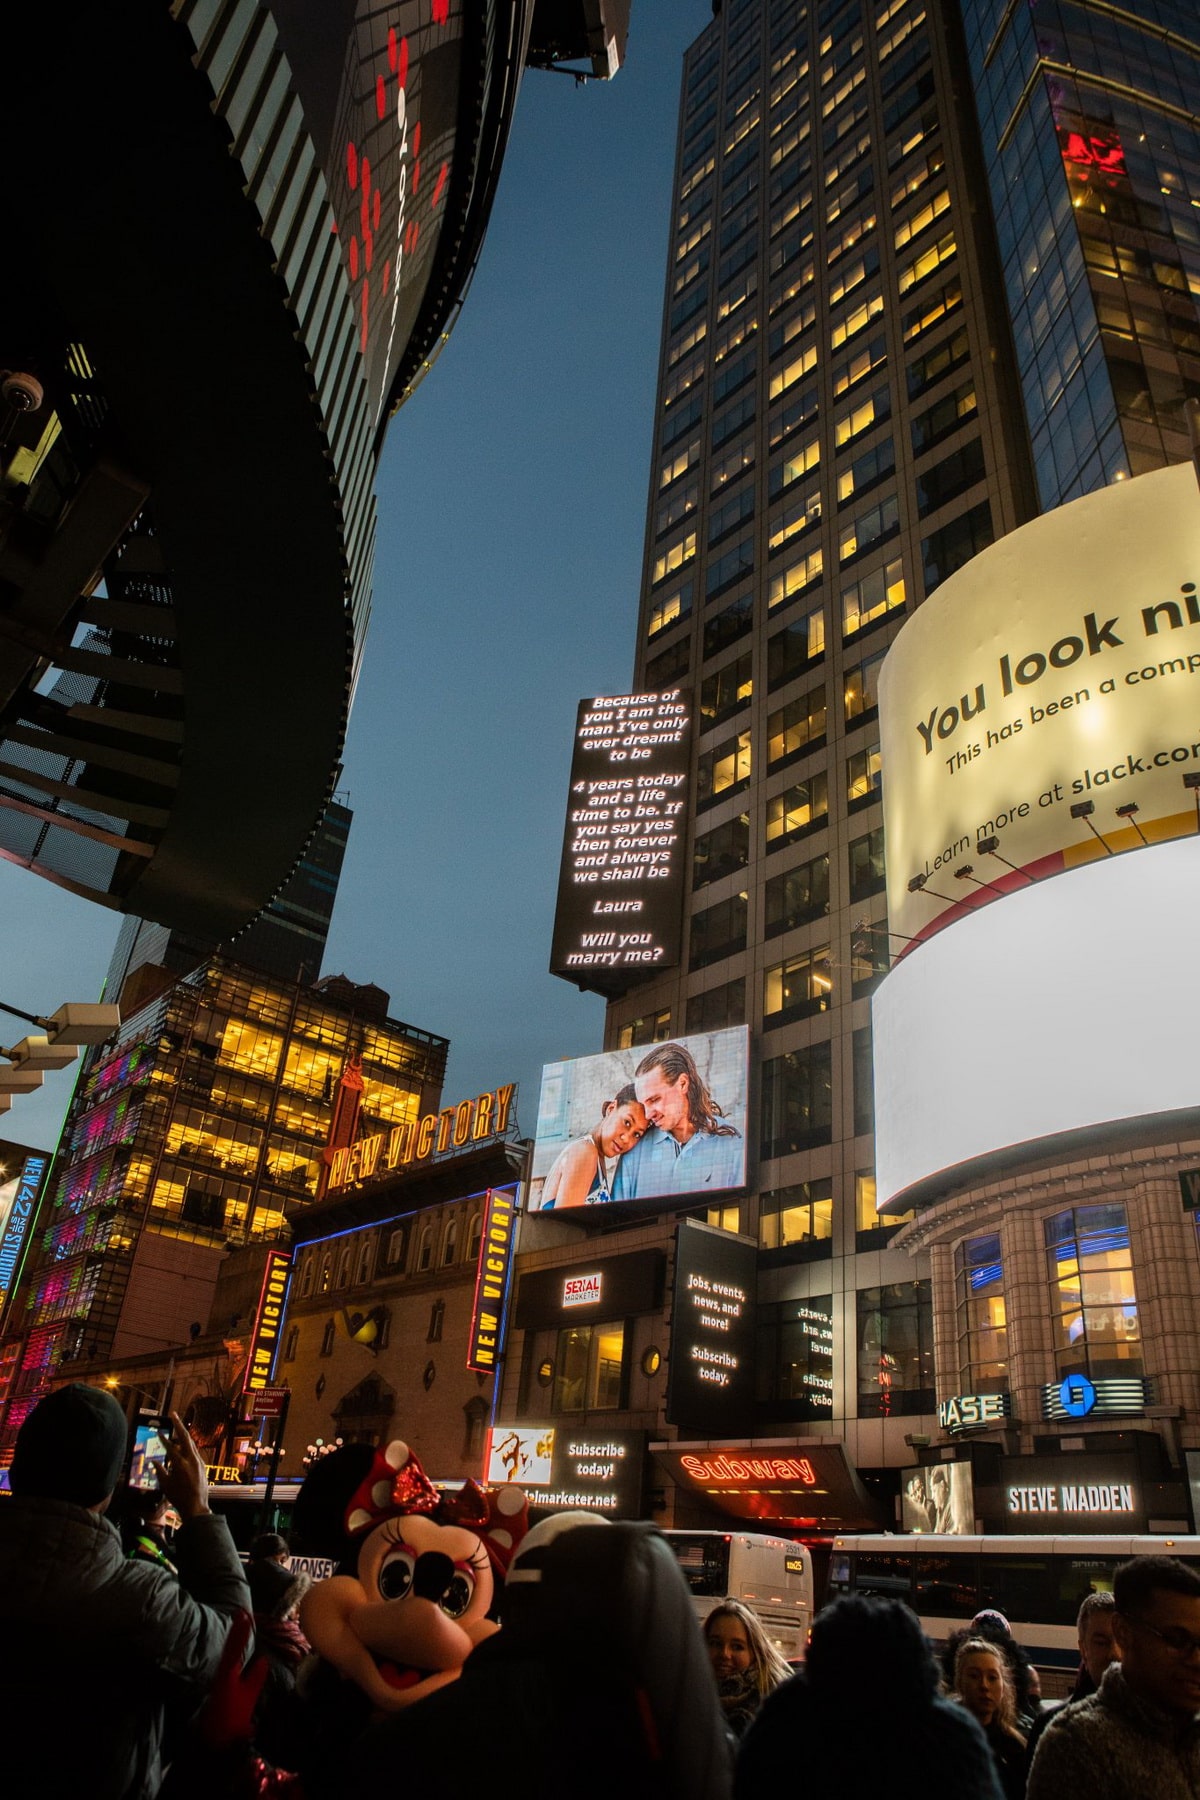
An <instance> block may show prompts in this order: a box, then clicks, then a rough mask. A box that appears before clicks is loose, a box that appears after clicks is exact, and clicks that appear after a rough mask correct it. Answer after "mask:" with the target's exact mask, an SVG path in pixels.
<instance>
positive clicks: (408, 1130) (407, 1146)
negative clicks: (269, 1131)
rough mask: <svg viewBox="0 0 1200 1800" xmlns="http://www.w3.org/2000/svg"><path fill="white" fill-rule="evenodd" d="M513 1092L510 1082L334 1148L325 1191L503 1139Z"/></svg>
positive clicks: (331, 1190)
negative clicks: (475, 1145) (486, 1141)
mask: <svg viewBox="0 0 1200 1800" xmlns="http://www.w3.org/2000/svg"><path fill="white" fill-rule="evenodd" d="M516 1091H517V1084H516V1082H515V1081H510V1082H509V1083H508V1084H507V1086H505V1087H500V1088H494V1089H493V1090H492V1091H491V1092H490V1093H486V1094H476V1096H475V1098H474V1099H473V1100H460V1101H459V1103H458V1105H457V1106H444V1107H443V1108H442V1110H441V1112H436V1113H426V1114H425V1116H424V1118H421V1119H412V1120H410V1121H409V1122H408V1123H407V1124H405V1125H394V1126H393V1127H392V1129H391V1131H386V1132H385V1131H377V1132H375V1133H374V1135H373V1136H372V1137H368V1138H360V1139H359V1141H358V1143H357V1144H349V1145H346V1146H345V1147H344V1148H343V1149H340V1150H335V1151H334V1153H333V1156H332V1158H331V1159H330V1164H329V1185H328V1188H327V1192H329V1193H332V1192H333V1191H334V1189H335V1188H342V1187H350V1186H351V1185H352V1184H353V1183H354V1182H356V1181H369V1180H370V1179H371V1177H372V1176H373V1175H383V1174H387V1173H390V1172H391V1171H392V1170H393V1169H399V1168H407V1167H408V1166H409V1165H410V1164H412V1163H422V1162H428V1161H430V1159H431V1158H433V1157H435V1156H442V1155H444V1154H445V1153H446V1152H447V1151H450V1150H463V1149H466V1147H467V1146H468V1145H472V1144H479V1143H482V1142H484V1140H485V1139H488V1138H498V1137H503V1136H504V1134H505V1132H506V1131H507V1130H508V1120H509V1114H510V1113H511V1111H512V1103H513V1096H514V1095H515V1094H516Z"/></svg>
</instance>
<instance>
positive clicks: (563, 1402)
mask: <svg viewBox="0 0 1200 1800" xmlns="http://www.w3.org/2000/svg"><path fill="white" fill-rule="evenodd" d="M624 1362H625V1327H624V1324H623V1323H621V1322H620V1321H617V1322H616V1323H615V1324H611V1325H571V1326H568V1327H567V1329H566V1330H564V1331H560V1332H559V1334H558V1342H557V1345H556V1347H555V1355H554V1369H555V1374H554V1387H553V1401H552V1404H553V1408H554V1411H555V1412H556V1413H576V1412H604V1411H611V1410H613V1409H615V1408H617V1407H619V1406H620V1404H621V1389H622V1385H623V1381H622V1377H623V1374H624Z"/></svg>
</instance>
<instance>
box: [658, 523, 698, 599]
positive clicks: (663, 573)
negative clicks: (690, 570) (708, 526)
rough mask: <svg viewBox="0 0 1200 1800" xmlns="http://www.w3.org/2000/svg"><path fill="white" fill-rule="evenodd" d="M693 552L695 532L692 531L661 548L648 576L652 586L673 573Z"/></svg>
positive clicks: (689, 558) (694, 549) (694, 551)
mask: <svg viewBox="0 0 1200 1800" xmlns="http://www.w3.org/2000/svg"><path fill="white" fill-rule="evenodd" d="M695 554H696V533H695V532H694V531H689V532H687V533H686V535H685V536H683V537H680V538H677V539H676V540H675V542H674V543H672V544H669V545H668V546H667V547H666V548H665V549H664V550H661V551H660V552H659V554H658V555H657V556H656V557H655V559H654V568H653V572H652V574H651V577H650V579H651V582H652V584H653V586H655V587H657V586H658V584H659V582H660V581H665V580H666V579H667V577H668V576H669V575H673V574H674V572H675V570H676V569H678V568H681V567H682V565H683V564H684V563H686V562H690V561H691V559H692V558H693V557H694V556H695Z"/></svg>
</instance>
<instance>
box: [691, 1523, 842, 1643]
mask: <svg viewBox="0 0 1200 1800" xmlns="http://www.w3.org/2000/svg"><path fill="white" fill-rule="evenodd" d="M663 1536H664V1537H665V1538H666V1540H667V1542H668V1543H669V1544H670V1546H671V1548H672V1550H673V1551H674V1552H675V1557H676V1560H677V1562H678V1563H679V1566H680V1568H681V1569H682V1570H683V1573H684V1575H685V1576H686V1578H687V1584H688V1586H689V1588H690V1589H691V1590H692V1605H693V1606H694V1607H695V1609H696V1617H697V1618H698V1619H700V1620H704V1619H706V1618H707V1617H708V1615H709V1613H710V1612H711V1611H712V1609H713V1607H714V1606H716V1605H717V1603H718V1602H719V1601H721V1600H725V1599H732V1600H740V1601H742V1603H743V1604H744V1605H745V1606H748V1607H749V1608H750V1610H751V1612H753V1613H756V1614H757V1615H758V1617H759V1619H760V1620H761V1621H762V1624H763V1626H764V1628H765V1630H766V1633H767V1636H768V1637H769V1638H770V1640H771V1642H772V1643H773V1644H774V1645H775V1647H776V1649H777V1650H779V1652H780V1654H781V1655H783V1656H785V1657H786V1658H787V1659H788V1661H790V1662H798V1661H799V1660H800V1659H801V1658H802V1657H803V1655H804V1649H805V1645H806V1644H807V1642H808V1628H809V1626H810V1624H811V1623H812V1611H813V1575H812V1558H811V1557H810V1555H809V1553H808V1550H807V1548H806V1547H805V1545H803V1544H796V1543H793V1542H792V1540H791V1539H790V1538H783V1537H766V1536H763V1535H761V1534H759V1533H755V1532H749V1531H667V1532H664V1533H663Z"/></svg>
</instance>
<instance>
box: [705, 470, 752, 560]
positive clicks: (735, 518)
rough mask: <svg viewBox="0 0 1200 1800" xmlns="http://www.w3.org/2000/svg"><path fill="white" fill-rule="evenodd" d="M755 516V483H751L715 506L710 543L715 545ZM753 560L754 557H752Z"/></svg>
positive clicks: (709, 526)
mask: <svg viewBox="0 0 1200 1800" xmlns="http://www.w3.org/2000/svg"><path fill="white" fill-rule="evenodd" d="M753 516H754V483H753V482H749V483H748V484H747V485H746V486H745V487H744V488H740V489H739V490H738V492H737V493H735V494H731V495H730V496H729V497H728V498H727V499H722V501H721V504H720V505H719V506H714V507H713V509H712V511H711V512H710V513H709V515H708V543H709V545H710V546H711V545H713V544H715V543H717V542H718V541H719V540H720V539H721V538H723V537H725V536H727V534H728V533H729V532H731V531H736V530H737V529H738V526H739V525H744V524H745V522H746V520H747V519H750V518H753ZM752 560H753V557H752Z"/></svg>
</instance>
